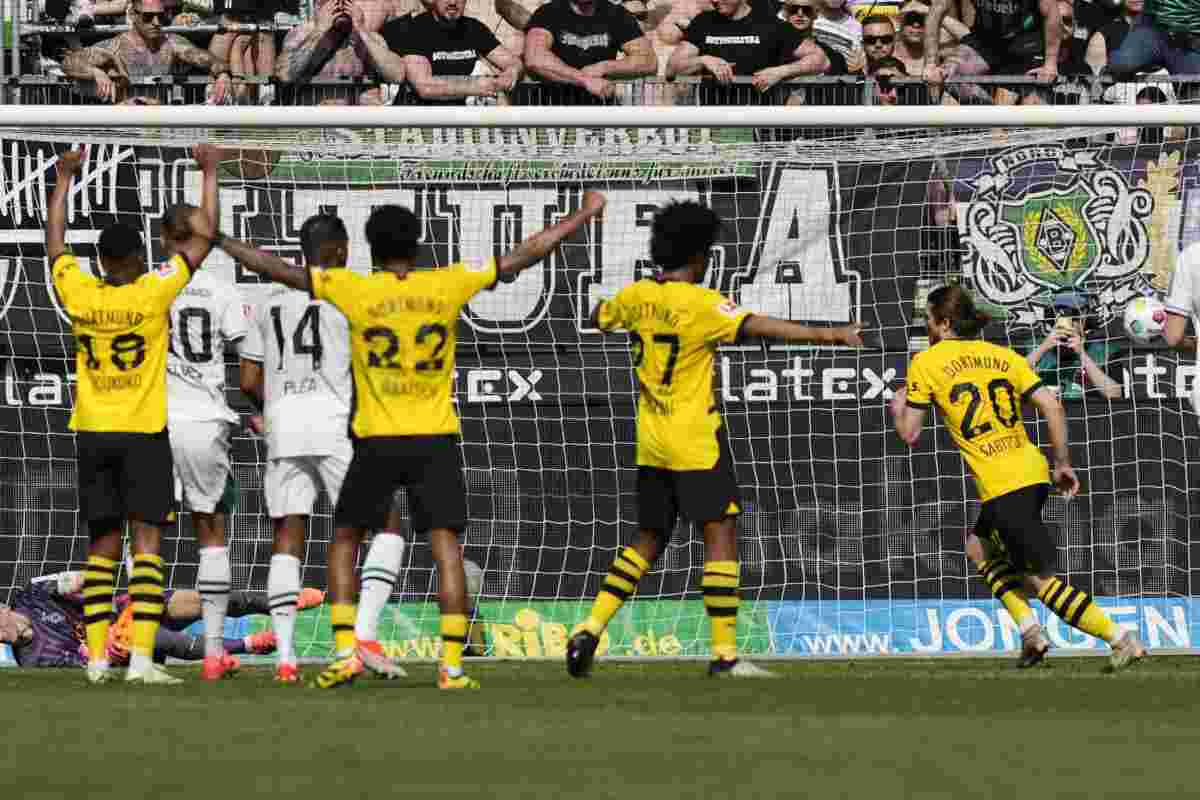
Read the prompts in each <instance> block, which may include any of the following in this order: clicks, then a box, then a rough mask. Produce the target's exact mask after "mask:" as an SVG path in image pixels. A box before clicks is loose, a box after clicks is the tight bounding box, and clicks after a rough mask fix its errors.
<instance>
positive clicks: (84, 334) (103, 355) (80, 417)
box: [51, 253, 192, 433]
mask: <svg viewBox="0 0 1200 800" xmlns="http://www.w3.org/2000/svg"><path fill="white" fill-rule="evenodd" d="M51 273H52V275H53V277H54V289H55V291H57V292H58V297H59V300H60V302H61V303H62V307H63V309H64V310H65V311H66V312H67V315H68V316H69V317H70V318H71V333H72V334H73V335H74V336H75V345H76V346H75V373H76V376H77V381H76V391H75V408H74V410H73V411H72V413H71V423H70V427H71V430H75V431H103V432H122V433H158V432H159V431H161V430H163V429H164V428H166V427H167V345H168V343H169V339H170V325H169V320H170V316H169V314H170V310H171V304H172V303H173V302H175V297H176V296H177V295H178V294H179V293H180V292H181V291H183V288H184V287H185V286H187V283H188V281H189V280H190V279H191V277H192V269H191V267H190V266H189V265H188V263H187V259H185V258H183V257H182V256H178V255H177V256H174V257H172V258H170V259H168V260H167V261H165V262H163V264H162V266H160V267H159V268H158V269H154V270H151V271H149V272H147V273H146V274H145V275H142V276H141V277H139V278H138V279H137V280H136V281H134V282H133V283H128V284H126V285H124V286H113V285H111V284H108V283H105V282H104V281H103V280H101V279H100V278H97V277H94V276H92V275H88V274H86V273H84V272H83V270H82V269H80V267H79V262H78V261H76V260H75V256H73V255H71V254H70V253H64V254H63V255H61V256H59V257H58V258H57V259H56V260H55V262H54V264H53V266H52V267H51Z"/></svg>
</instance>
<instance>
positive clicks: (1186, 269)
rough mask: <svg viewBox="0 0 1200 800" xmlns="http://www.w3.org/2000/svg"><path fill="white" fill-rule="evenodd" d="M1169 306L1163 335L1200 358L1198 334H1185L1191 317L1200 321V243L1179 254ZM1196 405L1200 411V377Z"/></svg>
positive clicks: (1194, 393) (1194, 396)
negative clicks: (1196, 335) (1197, 341)
mask: <svg viewBox="0 0 1200 800" xmlns="http://www.w3.org/2000/svg"><path fill="white" fill-rule="evenodd" d="M1166 305H1167V312H1168V316H1167V324H1166V326H1165V327H1164V328H1163V338H1164V339H1166V340H1167V344H1169V345H1171V347H1173V348H1175V349H1176V350H1178V351H1180V352H1181V353H1192V354H1194V355H1195V356H1196V357H1197V360H1198V361H1200V350H1198V349H1197V343H1196V337H1195V336H1186V335H1185V334H1186V333H1187V325H1188V320H1189V319H1195V320H1200V244H1193V245H1190V246H1188V247H1187V248H1185V249H1184V251H1183V252H1182V253H1180V254H1179V260H1178V261H1177V262H1176V263H1175V274H1174V275H1173V276H1171V291H1170V292H1168V293H1167V301H1166ZM1192 408H1193V409H1194V410H1195V411H1196V413H1198V414H1200V380H1197V381H1196V382H1194V383H1193V384H1192Z"/></svg>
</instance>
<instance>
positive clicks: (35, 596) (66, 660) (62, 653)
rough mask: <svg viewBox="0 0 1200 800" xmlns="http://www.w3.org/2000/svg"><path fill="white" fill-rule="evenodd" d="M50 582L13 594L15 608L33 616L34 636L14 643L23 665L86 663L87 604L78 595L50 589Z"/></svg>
mask: <svg viewBox="0 0 1200 800" xmlns="http://www.w3.org/2000/svg"><path fill="white" fill-rule="evenodd" d="M50 585H51V584H50V583H44V584H39V583H35V584H31V585H29V586H27V587H25V588H24V589H22V590H21V591H19V592H17V593H16V594H14V595H13V598H12V604H11V607H12V610H13V611H16V612H17V613H18V614H22V615H24V616H26V617H28V618H29V622H30V624H31V625H32V626H33V637H32V638H31V639H29V640H28V641H26V642H24V643H22V644H18V645H14V646H13V655H14V656H15V657H16V659H17V664H19V665H20V666H22V667H85V666H87V648H86V645H85V644H84V641H85V639H84V627H83V606H82V604H81V602H80V599H79V597H78V596H75V595H68V596H66V597H62V596H59V595H56V594H52V593H51V592H50V589H49V586H50Z"/></svg>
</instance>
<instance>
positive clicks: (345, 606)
mask: <svg viewBox="0 0 1200 800" xmlns="http://www.w3.org/2000/svg"><path fill="white" fill-rule="evenodd" d="M357 614H358V609H357V608H356V607H355V604H354V603H334V604H333V605H331V606H330V607H329V624H330V625H331V626H332V627H333V650H334V653H335V655H337V657H338V658H343V657H345V656H348V655H350V654H351V653H353V652H354V646H355V641H354V618H355V617H356V616H357Z"/></svg>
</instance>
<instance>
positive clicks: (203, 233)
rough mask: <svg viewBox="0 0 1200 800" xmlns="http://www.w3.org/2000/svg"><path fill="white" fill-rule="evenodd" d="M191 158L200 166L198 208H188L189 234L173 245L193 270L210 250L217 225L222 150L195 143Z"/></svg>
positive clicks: (197, 267) (198, 266) (209, 145)
mask: <svg viewBox="0 0 1200 800" xmlns="http://www.w3.org/2000/svg"><path fill="white" fill-rule="evenodd" d="M192 158H194V159H195V160H196V163H197V164H198V165H199V166H200V176H201V184H200V208H193V209H191V210H190V211H189V213H188V216H187V231H186V233H187V234H188V235H187V236H185V237H183V238H181V239H179V240H178V241H176V242H175V249H176V251H177V252H178V253H179V254H180V255H182V256H183V257H184V258H185V259H187V262H188V264H190V265H191V266H192V269H194V270H195V269H199V268H200V265H201V264H203V263H204V259H206V258H208V254H209V253H210V252H211V251H212V237H213V232H214V231H215V230H216V229H217V191H218V189H217V169H218V168H219V167H220V165H221V150H220V148H218V147H215V146H213V145H211V144H198V145H196V146H195V147H193V148H192Z"/></svg>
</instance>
